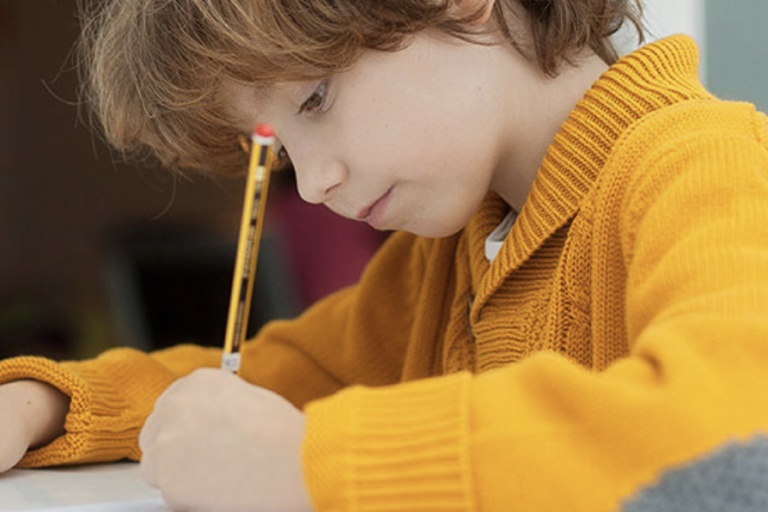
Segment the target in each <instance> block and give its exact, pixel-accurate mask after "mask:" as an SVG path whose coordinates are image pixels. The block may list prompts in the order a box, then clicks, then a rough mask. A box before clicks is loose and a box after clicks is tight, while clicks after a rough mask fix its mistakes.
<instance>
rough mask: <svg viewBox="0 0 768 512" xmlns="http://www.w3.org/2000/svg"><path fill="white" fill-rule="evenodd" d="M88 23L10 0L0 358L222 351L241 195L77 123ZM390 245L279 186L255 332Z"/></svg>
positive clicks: (41, 1)
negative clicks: (130, 160) (189, 347)
mask: <svg viewBox="0 0 768 512" xmlns="http://www.w3.org/2000/svg"><path fill="white" fill-rule="evenodd" d="M125 1H131V0H125ZM75 11H76V1H75V0H66V1H64V0H61V1H56V0H0V357H7V356H12V355H17V354H40V355H47V356H51V357H55V358H80V357H86V356H90V355H93V354H96V353H98V352H100V351H102V350H104V349H105V348H108V347H110V346H113V345H116V344H121V345H122V344H128V345H134V346H138V347H141V348H155V347H161V346H165V345H168V344H172V343H178V342H184V341H190V342H196V343H203V344H212V345H220V344H221V342H222V339H223V336H224V329H225V322H226V313H227V308H228V304H229V289H230V286H231V279H232V268H233V264H234V257H235V248H236V246H235V244H236V240H237V231H238V229H239V220H240V208H241V205H242V200H243V197H242V194H243V183H242V181H241V180H231V181H218V182H217V181H212V180H209V179H205V178H202V177H195V178H194V179H192V180H178V179H174V178H172V177H171V176H170V175H169V173H168V172H167V171H165V170H163V169H158V168H155V167H151V166H149V165H147V166H138V165H128V164H123V163H120V162H119V159H117V158H116V157H115V155H113V154H111V153H110V151H109V150H108V149H107V148H106V146H105V145H104V144H103V142H102V141H101V140H100V139H99V137H98V135H96V134H94V133H93V131H92V130H91V129H90V127H89V126H88V125H87V123H86V122H83V121H82V120H79V113H78V110H79V109H78V107H77V101H78V98H77V73H76V70H75V69H73V61H72V59H71V58H70V56H69V54H70V52H71V49H72V46H73V44H74V41H75V39H76V37H77V32H78V26H77V18H76V12H75ZM382 239H383V235H381V234H379V233H376V232H374V231H373V230H371V229H370V228H368V227H367V226H365V225H363V224H360V223H353V222H351V221H344V220H342V219H339V218H337V217H336V216H334V215H332V214H331V213H329V212H327V211H326V210H325V209H324V208H323V207H318V206H308V205H304V204H303V203H301V201H299V200H298V198H297V195H296V193H295V191H294V188H293V185H292V183H291V177H290V176H282V177H277V178H273V187H272V188H271V191H270V195H269V201H268V212H267V220H266V227H265V238H264V241H263V243H262V247H261V254H260V259H259V265H258V275H257V279H256V292H255V299H254V308H253V309H254V311H253V318H252V322H251V323H252V326H251V329H250V331H251V332H253V331H254V330H255V329H256V328H257V327H258V326H259V325H260V324H261V323H263V322H264V321H265V320H267V319H268V318H273V317H287V316H292V315H295V314H296V313H297V312H298V311H300V310H301V309H302V308H304V307H305V306H306V305H307V304H309V303H311V302H312V301H314V300H316V299H317V298H318V297H320V296H322V295H324V294H326V293H328V292H330V291H332V290H335V289H337V288H339V287H341V286H344V285H346V284H349V283H352V282H353V281H355V280H356V279H357V277H358V275H359V273H360V271H361V269H362V267H363V265H364V264H365V262H366V261H367V260H368V258H369V257H370V255H371V253H372V252H373V251H374V250H375V249H376V247H377V246H378V245H379V243H380V242H381V240H382Z"/></svg>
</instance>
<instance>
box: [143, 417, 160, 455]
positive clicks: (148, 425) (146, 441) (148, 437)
mask: <svg viewBox="0 0 768 512" xmlns="http://www.w3.org/2000/svg"><path fill="white" fill-rule="evenodd" d="M159 429H160V420H159V419H158V414H157V413H155V412H153V413H152V414H150V415H149V416H147V419H146V420H145V421H144V426H143V427H142V428H141V432H140V433H139V448H140V449H141V451H142V452H146V451H147V450H149V448H150V446H152V443H154V442H155V438H156V437H157V433H158V432H159Z"/></svg>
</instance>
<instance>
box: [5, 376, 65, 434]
mask: <svg viewBox="0 0 768 512" xmlns="http://www.w3.org/2000/svg"><path fill="white" fill-rule="evenodd" d="M0 409H2V410H5V411H8V412H9V413H10V414H16V415H19V416H20V417H22V418H23V419H24V423H25V424H26V425H27V431H28V432H29V436H30V438H29V439H30V447H32V448H35V447H38V446H42V445H44V444H47V443H49V442H51V441H52V440H53V439H55V438H56V437H58V436H60V435H62V434H63V433H64V418H65V417H66V415H67V410H68V409H69V397H68V396H67V395H65V394H64V393H62V392H61V391H59V390H58V389H56V388H54V387H53V386H51V385H49V384H45V383H43V382H39V381H35V380H26V379H25V380H18V381H15V382H9V383H7V384H4V385H2V386H0Z"/></svg>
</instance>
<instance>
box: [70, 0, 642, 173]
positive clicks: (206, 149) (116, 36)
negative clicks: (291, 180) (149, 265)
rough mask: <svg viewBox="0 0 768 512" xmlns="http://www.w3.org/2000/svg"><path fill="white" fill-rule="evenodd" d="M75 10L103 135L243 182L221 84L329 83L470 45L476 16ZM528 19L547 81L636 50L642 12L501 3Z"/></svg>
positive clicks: (395, 0)
mask: <svg viewBox="0 0 768 512" xmlns="http://www.w3.org/2000/svg"><path fill="white" fill-rule="evenodd" d="M85 1H86V0H82V3H81V5H80V12H81V22H82V37H81V39H80V45H79V50H80V51H79V55H80V59H79V62H80V69H81V73H82V77H81V78H82V84H83V94H84V99H85V102H86V104H87V105H89V106H90V108H91V112H92V113H93V114H94V116H95V118H96V120H97V121H98V124H100V126H101V129H102V131H103V134H104V136H105V138H106V140H107V142H109V143H110V144H111V145H112V146H114V147H115V148H117V149H118V150H120V151H122V152H124V153H125V154H126V155H127V154H133V155H137V154H138V155H142V154H145V155H153V156H154V157H156V158H157V159H159V161H160V162H161V163H162V164H163V165H164V166H166V167H168V168H171V169H176V170H182V169H198V170H202V171H205V172H214V173H221V174H233V173H236V174H237V173H241V172H242V171H243V170H244V166H245V156H244V154H243V153H242V151H241V149H240V147H239V145H238V143H237V131H236V130H235V128H234V127H233V123H232V120H231V119H230V118H229V117H228V115H227V114H226V110H225V108H224V107H225V105H224V101H223V98H222V95H221V90H222V83H223V81H224V80H234V81H237V82H241V83H247V84H254V85H256V86H259V85H263V86H266V85H268V84H270V83H274V82H280V81H293V80H306V79H310V78H317V77H319V76H329V75H331V74H333V73H336V72H339V71H341V70H344V69H346V68H348V67H349V66H351V65H352V64H354V62H355V60H356V59H357V57H358V56H359V55H360V52H361V51H362V50H365V49H373V50H381V51H396V50H398V49H399V48H402V47H403V45H404V44H407V39H408V36H410V35H413V34H415V33H417V32H419V31H421V30H424V29H436V30H440V31H443V32H445V33H448V34H451V35H453V36H456V37H459V38H463V39H466V40H472V38H473V36H475V35H476V27H477V25H478V24H477V23H475V24H473V23H472V21H475V20H477V19H478V17H479V16H480V15H481V14H482V13H481V12H477V13H474V14H470V15H469V16H466V17H464V18H461V19H457V17H456V16H455V14H454V13H453V11H452V10H451V8H450V6H451V4H452V2H453V1H454V0H99V1H96V0H93V1H92V2H91V3H90V4H86V3H85ZM512 3H516V4H518V5H517V6H515V7H522V8H523V9H524V10H525V12H526V13H527V18H528V19H527V21H528V23H529V25H530V34H531V36H532V41H531V43H532V48H531V51H530V52H529V53H530V54H531V55H530V58H532V59H535V60H536V61H537V62H538V64H539V66H540V67H541V69H542V70H543V71H544V72H546V73H548V74H550V75H555V74H556V73H557V69H558V66H559V65H560V63H561V62H563V61H570V59H571V58H572V57H573V56H574V55H575V54H576V53H577V52H578V51H580V50H582V49H584V48H590V49H591V50H592V51H594V52H595V53H596V54H597V55H599V56H600V57H601V58H602V59H603V60H605V61H606V62H607V63H612V62H613V61H614V60H615V59H616V50H615V49H614V47H613V46H612V44H611V41H610V39H609V36H610V35H612V34H613V33H614V32H616V31H617V30H618V29H619V28H620V27H621V26H622V24H623V23H624V22H625V21H629V22H631V23H632V24H633V25H634V26H635V27H636V28H637V30H638V34H639V37H640V39H641V40H642V24H641V5H640V0H498V1H497V2H496V4H495V5H494V7H493V9H494V12H493V16H494V18H495V20H496V22H497V23H496V25H497V26H498V28H499V30H500V31H501V33H502V34H503V36H504V37H505V38H506V39H507V40H508V41H509V42H510V43H511V44H513V45H515V46H516V47H518V48H519V46H518V42H517V41H516V40H515V37H514V34H513V29H512V28H511V27H510V26H509V25H508V21H509V12H510V9H511V7H512V6H511V4H512Z"/></svg>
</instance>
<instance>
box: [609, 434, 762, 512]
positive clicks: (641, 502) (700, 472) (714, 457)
mask: <svg viewBox="0 0 768 512" xmlns="http://www.w3.org/2000/svg"><path fill="white" fill-rule="evenodd" d="M622 510H623V511H624V512H768V437H766V436H758V437H755V438H753V439H751V440H749V441H748V442H740V443H736V442H734V443H729V444H727V445H725V446H723V447H722V448H721V449H719V450H717V451H715V452H713V453H712V454H710V455H708V456H705V457H703V458H701V459H699V460H697V461H695V462H692V463H690V464H686V465H685V466H682V467H680V468H678V469H675V470H670V471H668V472H667V473H664V474H663V475H661V477H660V478H659V480H658V482H656V483H655V484H654V485H652V486H650V487H647V488H645V489H642V490H640V491H639V492H638V493H637V494H636V495H634V496H633V497H630V498H628V499H627V500H626V501H625V502H624V506H623V508H622Z"/></svg>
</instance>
